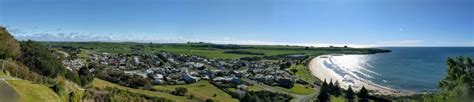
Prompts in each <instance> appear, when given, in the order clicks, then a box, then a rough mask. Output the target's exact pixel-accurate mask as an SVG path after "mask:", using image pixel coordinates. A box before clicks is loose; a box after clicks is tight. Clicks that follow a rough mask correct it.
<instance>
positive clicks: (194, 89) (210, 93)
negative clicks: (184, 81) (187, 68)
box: [154, 80, 238, 102]
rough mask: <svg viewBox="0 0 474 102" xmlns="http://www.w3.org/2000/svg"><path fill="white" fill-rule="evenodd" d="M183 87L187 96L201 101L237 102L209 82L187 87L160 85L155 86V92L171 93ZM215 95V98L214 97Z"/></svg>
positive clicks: (202, 81)
mask: <svg viewBox="0 0 474 102" xmlns="http://www.w3.org/2000/svg"><path fill="white" fill-rule="evenodd" d="M178 87H184V88H187V89H188V94H190V95H193V96H194V97H198V98H203V99H212V100H214V101H219V102H237V101H238V100H237V99H234V98H232V96H231V95H229V94H227V93H225V92H224V91H222V90H220V89H218V88H217V87H215V86H214V85H212V84H211V83H209V81H204V80H201V81H199V82H196V83H193V84H188V85H160V86H155V87H154V88H155V89H157V90H164V91H173V90H174V89H175V88H178ZM214 95H216V96H214Z"/></svg>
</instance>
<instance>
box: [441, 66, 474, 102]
mask: <svg viewBox="0 0 474 102" xmlns="http://www.w3.org/2000/svg"><path fill="white" fill-rule="evenodd" d="M446 64H447V65H448V69H447V72H448V74H447V75H446V77H445V78H444V79H443V80H441V81H440V82H439V84H438V86H439V88H441V89H442V91H443V92H444V94H446V95H447V96H449V97H454V98H458V99H467V100H474V73H473V71H474V62H473V61H472V59H471V58H470V57H456V58H448V59H447V61H446Z"/></svg>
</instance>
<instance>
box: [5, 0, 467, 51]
mask: <svg viewBox="0 0 474 102" xmlns="http://www.w3.org/2000/svg"><path fill="white" fill-rule="evenodd" d="M0 25H1V26H5V27H7V29H8V30H9V31H10V32H11V33H12V35H13V36H15V37H16V38H17V39H19V40H26V39H32V40H39V41H110V42H123V41H133V42H156V43H181V42H188V41H192V42H198V41H202V42H211V43H222V44H262V45H265V44H278V45H304V46H328V45H336V46H342V45H349V46H362V47H363V46H474V0H0Z"/></svg>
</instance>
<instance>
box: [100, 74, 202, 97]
mask: <svg viewBox="0 0 474 102" xmlns="http://www.w3.org/2000/svg"><path fill="white" fill-rule="evenodd" d="M92 86H93V87H98V88H106V87H117V88H120V89H123V90H128V91H130V92H133V93H141V94H145V95H150V96H156V97H163V98H167V99H171V100H174V101H177V102H197V101H201V100H198V99H194V98H193V99H189V98H187V97H183V96H175V95H171V94H169V93H164V92H157V91H148V90H141V89H134V88H129V87H125V86H121V85H117V84H114V83H111V82H107V81H104V80H101V79H97V78H95V79H94V81H93V82H92Z"/></svg>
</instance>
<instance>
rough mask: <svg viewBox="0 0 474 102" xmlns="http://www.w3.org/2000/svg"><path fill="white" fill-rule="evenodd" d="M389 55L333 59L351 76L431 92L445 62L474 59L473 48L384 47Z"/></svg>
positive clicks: (443, 72) (442, 74)
mask: <svg viewBox="0 0 474 102" xmlns="http://www.w3.org/2000/svg"><path fill="white" fill-rule="evenodd" d="M382 49H389V50H392V52H390V53H379V54H371V55H344V56H334V57H333V61H334V63H335V64H337V65H338V66H340V67H344V69H347V70H346V71H348V72H349V73H351V74H353V75H354V76H356V77H358V78H360V79H363V80H368V81H371V82H373V83H375V84H379V85H382V86H388V87H391V88H394V89H403V90H411V91H418V92H423V91H435V89H436V86H437V84H438V81H439V80H441V79H443V78H444V76H445V75H446V68H447V66H446V64H445V62H446V59H447V58H448V57H456V56H470V57H472V58H474V47H387V48H382Z"/></svg>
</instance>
